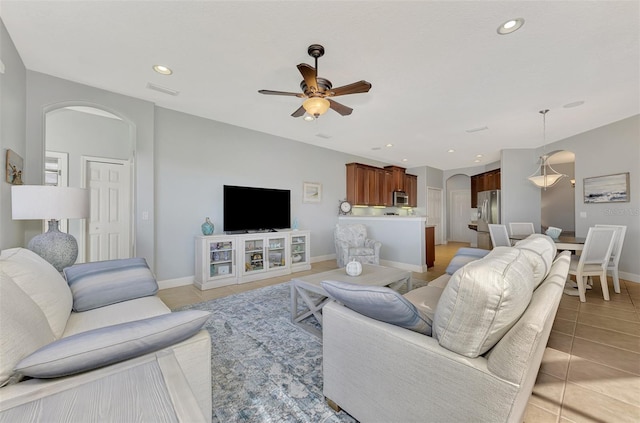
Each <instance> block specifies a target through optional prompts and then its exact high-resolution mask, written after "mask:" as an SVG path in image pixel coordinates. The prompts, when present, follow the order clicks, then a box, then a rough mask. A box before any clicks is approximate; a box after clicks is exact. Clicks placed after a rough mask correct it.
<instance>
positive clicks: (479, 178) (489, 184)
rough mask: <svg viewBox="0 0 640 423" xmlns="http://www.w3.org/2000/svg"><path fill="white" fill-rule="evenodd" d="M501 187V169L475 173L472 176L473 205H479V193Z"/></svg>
mask: <svg viewBox="0 0 640 423" xmlns="http://www.w3.org/2000/svg"><path fill="white" fill-rule="evenodd" d="M494 189H500V169H494V170H490V171H488V172H484V173H480V174H478V175H473V176H472V177H471V207H473V208H475V207H478V193H479V192H482V191H491V190H494Z"/></svg>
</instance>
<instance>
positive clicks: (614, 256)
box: [596, 225, 627, 294]
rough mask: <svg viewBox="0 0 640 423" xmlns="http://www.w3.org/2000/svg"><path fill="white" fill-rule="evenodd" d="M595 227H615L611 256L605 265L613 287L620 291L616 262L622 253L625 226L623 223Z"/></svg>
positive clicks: (617, 291) (625, 231)
mask: <svg viewBox="0 0 640 423" xmlns="http://www.w3.org/2000/svg"><path fill="white" fill-rule="evenodd" d="M596 228H614V229H616V239H615V243H614V244H613V250H612V251H611V258H610V259H609V264H608V265H607V273H609V272H611V277H612V279H613V289H614V291H615V292H616V293H617V294H619V293H620V277H619V275H618V263H619V262H620V254H621V253H622V244H624V236H625V235H626V233H627V227H626V226H624V225H596Z"/></svg>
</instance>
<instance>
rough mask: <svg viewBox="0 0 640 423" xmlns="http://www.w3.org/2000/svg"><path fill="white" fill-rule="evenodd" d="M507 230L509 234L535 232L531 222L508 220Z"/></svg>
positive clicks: (529, 233)
mask: <svg viewBox="0 0 640 423" xmlns="http://www.w3.org/2000/svg"><path fill="white" fill-rule="evenodd" d="M509 232H511V235H531V234H535V233H536V230H535V228H534V227H533V223H531V222H510V223H509Z"/></svg>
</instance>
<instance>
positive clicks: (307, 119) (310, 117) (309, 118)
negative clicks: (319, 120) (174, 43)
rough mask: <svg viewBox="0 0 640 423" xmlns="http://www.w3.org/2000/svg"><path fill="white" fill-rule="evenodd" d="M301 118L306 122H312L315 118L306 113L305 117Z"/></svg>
mask: <svg viewBox="0 0 640 423" xmlns="http://www.w3.org/2000/svg"><path fill="white" fill-rule="evenodd" d="M302 119H304V120H306V121H307V122H312V121H314V120H316V119H315V118H314V117H313V116H311V115H306V116H305V117H303V118H302Z"/></svg>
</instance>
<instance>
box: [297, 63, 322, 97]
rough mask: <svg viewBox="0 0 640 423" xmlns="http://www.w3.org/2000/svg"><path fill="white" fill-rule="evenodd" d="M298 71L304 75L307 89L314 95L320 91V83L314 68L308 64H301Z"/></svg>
mask: <svg viewBox="0 0 640 423" xmlns="http://www.w3.org/2000/svg"><path fill="white" fill-rule="evenodd" d="M298 70H299V71H300V73H301V74H302V77H303V78H304V82H305V83H306V84H307V87H308V88H309V90H310V91H311V92H312V93H315V92H317V91H318V81H317V80H316V70H315V68H314V67H313V66H310V65H307V64H306V63H300V64H299V65H298Z"/></svg>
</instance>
